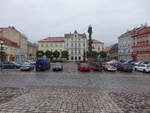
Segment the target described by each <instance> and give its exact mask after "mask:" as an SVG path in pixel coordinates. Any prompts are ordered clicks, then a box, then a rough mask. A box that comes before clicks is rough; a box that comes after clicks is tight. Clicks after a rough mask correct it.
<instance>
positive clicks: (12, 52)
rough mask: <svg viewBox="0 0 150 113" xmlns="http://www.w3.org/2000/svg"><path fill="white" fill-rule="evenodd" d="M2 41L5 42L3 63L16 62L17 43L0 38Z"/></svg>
mask: <svg viewBox="0 0 150 113" xmlns="http://www.w3.org/2000/svg"><path fill="white" fill-rule="evenodd" d="M0 41H2V42H3V45H2V50H1V51H2V52H3V61H16V48H17V47H18V46H17V43H15V42H12V41H10V40H8V39H6V38H4V37H0Z"/></svg>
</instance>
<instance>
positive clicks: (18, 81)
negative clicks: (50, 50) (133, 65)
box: [0, 64, 150, 113]
mask: <svg viewBox="0 0 150 113" xmlns="http://www.w3.org/2000/svg"><path fill="white" fill-rule="evenodd" d="M68 65H69V66H68ZM71 65H74V68H73V66H71ZM67 66H68V67H67ZM149 106H150V73H141V72H133V73H124V72H78V71H77V66H76V65H75V64H66V65H64V71H63V72H52V71H51V70H50V71H47V72H35V71H32V72H20V71H19V70H3V72H0V110H1V111H0V113H123V112H124V113H150V107H149Z"/></svg>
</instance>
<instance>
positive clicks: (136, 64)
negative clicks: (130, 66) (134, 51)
mask: <svg viewBox="0 0 150 113" xmlns="http://www.w3.org/2000/svg"><path fill="white" fill-rule="evenodd" d="M143 63H144V62H143V61H138V62H135V63H134V70H135V71H136V70H137V68H138V66H139V65H141V64H143Z"/></svg>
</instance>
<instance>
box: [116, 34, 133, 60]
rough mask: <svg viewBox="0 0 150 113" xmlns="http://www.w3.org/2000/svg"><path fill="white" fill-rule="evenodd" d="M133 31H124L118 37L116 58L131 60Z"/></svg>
mask: <svg viewBox="0 0 150 113" xmlns="http://www.w3.org/2000/svg"><path fill="white" fill-rule="evenodd" d="M132 34H133V31H129V32H126V33H124V34H122V35H121V36H120V37H119V38H118V59H119V60H128V61H129V60H133V59H132V52H133V49H132V46H133V38H132Z"/></svg>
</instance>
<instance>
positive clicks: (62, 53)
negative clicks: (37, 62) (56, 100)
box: [61, 51, 69, 60]
mask: <svg viewBox="0 0 150 113" xmlns="http://www.w3.org/2000/svg"><path fill="white" fill-rule="evenodd" d="M61 57H62V58H66V59H67V60H68V58H69V53H68V51H62V52H61Z"/></svg>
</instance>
